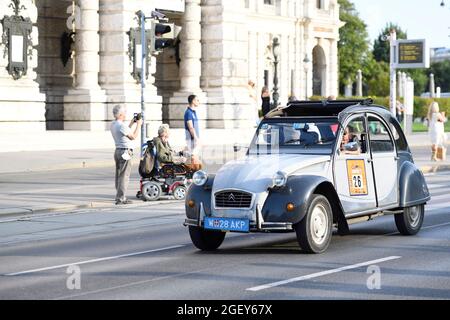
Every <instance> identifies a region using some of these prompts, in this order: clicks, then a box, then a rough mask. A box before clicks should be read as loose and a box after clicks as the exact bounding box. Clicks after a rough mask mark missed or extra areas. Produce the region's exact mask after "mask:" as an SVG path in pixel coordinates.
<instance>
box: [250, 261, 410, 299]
mask: <svg viewBox="0 0 450 320" xmlns="http://www.w3.org/2000/svg"><path fill="white" fill-rule="evenodd" d="M400 258H401V257H400V256H391V257H386V258H382V259H377V260H372V261H367V262H362V263H358V264H353V265H350V266H346V267H341V268H337V269H332V270H327V271H322V272H317V273H313V274H309V275H306V276H301V277H296V278H291V279H287V280H282V281H277V282H272V283H268V284H264V285H262V286H257V287H252V288H247V289H246V290H247V291H254V292H256V291H261V290H265V289H270V288H273V287H279V286H282V285H285V284H288V283H292V282H298V281H303V280H309V279H314V278H318V277H323V276H326V275H329V274H333V273H338V272H342V271H347V270H351V269H357V268H360V267H365V266H370V265H373V264H377V263H382V262H385V261H390V260H396V259H400Z"/></svg>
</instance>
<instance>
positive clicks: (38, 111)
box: [0, 0, 46, 134]
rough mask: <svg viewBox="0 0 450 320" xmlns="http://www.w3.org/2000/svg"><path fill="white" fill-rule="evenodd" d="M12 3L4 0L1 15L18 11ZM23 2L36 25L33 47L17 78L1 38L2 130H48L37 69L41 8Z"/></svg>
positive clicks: (28, 0)
mask: <svg viewBox="0 0 450 320" xmlns="http://www.w3.org/2000/svg"><path fill="white" fill-rule="evenodd" d="M11 3H12V1H0V12H1V19H3V16H12V15H14V10H13V9H12V8H11V7H9V5H10V4H11ZM20 5H24V6H25V8H26V9H22V10H21V11H20V13H19V14H20V15H21V16H23V17H24V18H30V20H31V22H32V23H33V25H34V26H33V28H32V31H31V40H32V47H30V48H29V49H30V51H29V52H30V53H31V54H29V55H28V70H27V74H26V75H24V76H22V77H21V78H20V79H18V80H14V79H13V78H12V76H11V75H10V74H9V73H8V71H7V69H6V67H7V66H8V64H9V61H8V55H5V56H4V55H3V53H4V52H5V50H6V48H5V45H6V44H5V43H2V42H1V41H0V108H1V112H0V134H1V133H2V132H5V133H11V132H22V133H23V132H33V131H44V130H45V99H46V97H45V94H42V93H41V92H40V89H39V84H38V82H37V80H38V75H37V74H36V72H35V71H34V70H35V69H36V68H37V65H38V50H37V48H38V43H39V36H38V35H39V32H38V27H37V26H36V22H37V19H38V10H37V7H36V4H35V3H34V1H32V0H22V1H21V2H20ZM2 34H3V25H2V24H1V23H0V36H1V35H2Z"/></svg>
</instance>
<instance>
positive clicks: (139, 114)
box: [133, 113, 142, 122]
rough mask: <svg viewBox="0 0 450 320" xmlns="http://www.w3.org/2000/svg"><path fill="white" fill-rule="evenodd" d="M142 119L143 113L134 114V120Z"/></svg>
mask: <svg viewBox="0 0 450 320" xmlns="http://www.w3.org/2000/svg"><path fill="white" fill-rule="evenodd" d="M141 119H142V113H135V114H134V116H133V122H136V121H139V120H141Z"/></svg>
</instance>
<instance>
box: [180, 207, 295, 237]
mask: <svg viewBox="0 0 450 320" xmlns="http://www.w3.org/2000/svg"><path fill="white" fill-rule="evenodd" d="M205 216H206V214H205V211H204V209H203V205H200V212H199V215H198V218H197V219H189V218H187V219H185V220H184V223H183V225H184V226H185V227H186V226H193V227H200V228H203V226H204V223H203V221H204V219H205ZM249 225H250V230H249V232H291V231H293V230H294V229H293V226H292V223H290V222H266V221H264V220H263V218H262V216H261V210H259V206H257V207H256V221H252V220H250V223H249Z"/></svg>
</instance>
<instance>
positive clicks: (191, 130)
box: [184, 95, 202, 171]
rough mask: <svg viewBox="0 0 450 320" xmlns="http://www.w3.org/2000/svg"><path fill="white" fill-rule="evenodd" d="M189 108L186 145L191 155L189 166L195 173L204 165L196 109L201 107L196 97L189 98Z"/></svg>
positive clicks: (185, 119) (185, 122)
mask: <svg viewBox="0 0 450 320" xmlns="http://www.w3.org/2000/svg"><path fill="white" fill-rule="evenodd" d="M188 102H189V106H188V107H187V109H186V112H185V113H184V129H185V132H186V145H187V150H188V152H189V153H190V156H189V158H188V161H187V164H188V165H189V166H190V168H191V169H192V170H194V171H197V170H200V169H201V168H202V164H201V161H200V158H199V151H200V150H199V144H200V130H199V126H198V118H197V112H196V111H195V109H197V108H198V106H199V105H200V101H199V100H198V97H197V96H196V95H190V96H189V97H188Z"/></svg>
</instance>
